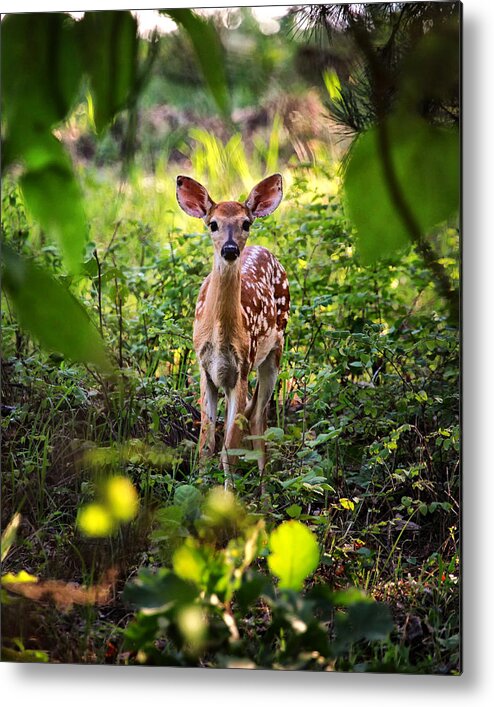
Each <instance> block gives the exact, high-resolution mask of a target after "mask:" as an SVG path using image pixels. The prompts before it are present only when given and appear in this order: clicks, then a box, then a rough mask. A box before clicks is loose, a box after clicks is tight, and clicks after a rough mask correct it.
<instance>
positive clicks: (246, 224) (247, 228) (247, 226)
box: [242, 221, 250, 231]
mask: <svg viewBox="0 0 494 707" xmlns="http://www.w3.org/2000/svg"><path fill="white" fill-rule="evenodd" d="M242 228H243V229H244V231H248V230H249V228H250V221H244V222H243V224H242Z"/></svg>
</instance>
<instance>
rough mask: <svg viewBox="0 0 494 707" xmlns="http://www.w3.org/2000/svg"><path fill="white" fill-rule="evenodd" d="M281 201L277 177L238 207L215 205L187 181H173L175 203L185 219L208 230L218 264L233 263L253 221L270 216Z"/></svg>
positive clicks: (262, 184) (233, 203)
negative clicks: (194, 219) (201, 222)
mask: <svg viewBox="0 0 494 707" xmlns="http://www.w3.org/2000/svg"><path fill="white" fill-rule="evenodd" d="M282 197H283V182H282V179H281V174H273V175H272V176H271V177H266V179H263V180H262V181H261V182H259V184H257V185H256V186H255V187H254V188H253V189H252V191H251V193H250V194H249V196H248V198H247V200H246V201H245V202H244V203H243V204H242V203H240V202H239V201H221V202H220V203H219V204H216V203H215V202H214V201H213V200H212V199H211V197H210V196H209V194H208V192H207V190H206V189H205V188H204V187H203V186H202V184H199V182H196V181H195V179H191V177H183V176H179V177H177V201H178V203H179V205H180V207H181V208H182V209H183V210H184V211H185V213H186V214H189V216H196V217H197V218H202V219H203V220H204V223H205V224H206V226H208V228H209V230H210V233H211V238H212V241H213V245H214V250H215V256H216V257H218V258H220V262H222V261H223V262H225V261H226V262H230V263H231V262H235V261H236V260H237V259H238V258H239V257H240V254H241V252H242V250H243V249H244V247H245V244H246V242H247V237H248V235H249V229H250V227H251V225H252V223H253V221H254V219H256V218H259V217H262V216H267V215H268V214H270V213H272V212H273V211H274V210H275V209H276V207H277V206H278V204H279V203H280V201H281V199H282Z"/></svg>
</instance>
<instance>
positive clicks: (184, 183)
mask: <svg viewBox="0 0 494 707" xmlns="http://www.w3.org/2000/svg"><path fill="white" fill-rule="evenodd" d="M177 201H178V203H179V204H180V207H181V208H182V209H183V210H184V211H185V213H186V214H189V216H195V217H196V218H204V216H206V215H207V214H208V212H209V210H210V209H211V208H212V207H213V206H214V201H213V200H212V199H211V197H210V196H209V194H208V192H207V189H206V188H205V187H203V186H202V184H199V182H196V180H195V179H192V178H191V177H182V176H179V177H177Z"/></svg>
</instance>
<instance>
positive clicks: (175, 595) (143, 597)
mask: <svg viewBox="0 0 494 707" xmlns="http://www.w3.org/2000/svg"><path fill="white" fill-rule="evenodd" d="M197 594H198V590H197V589H196V588H195V587H194V586H193V585H192V584H190V582H184V581H183V580H182V579H180V577H177V575H176V574H174V573H173V572H170V570H168V569H165V568H161V569H159V570H158V571H157V572H156V573H153V572H151V570H149V569H147V568H146V569H142V570H141V571H140V572H139V574H138V576H137V579H135V580H134V581H133V582H130V583H128V584H126V586H125V589H124V592H123V598H124V600H125V601H129V602H131V603H132V604H135V605H136V606H137V607H138V608H139V609H141V610H147V613H152V612H153V611H167V610H169V609H170V608H174V607H176V606H182V605H184V604H189V603H190V602H192V601H194V599H195V598H196V597H197Z"/></svg>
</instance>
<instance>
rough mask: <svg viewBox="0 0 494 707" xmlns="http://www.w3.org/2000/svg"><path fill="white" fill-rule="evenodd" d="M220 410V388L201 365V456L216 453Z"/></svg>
mask: <svg viewBox="0 0 494 707" xmlns="http://www.w3.org/2000/svg"><path fill="white" fill-rule="evenodd" d="M217 411H218V388H217V387H216V386H215V384H214V383H213V381H212V380H211V378H210V377H209V376H208V374H207V373H206V371H205V370H204V368H202V366H201V434H200V437H199V456H200V457H210V456H212V455H213V454H214V448H215V432H216V417H217Z"/></svg>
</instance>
